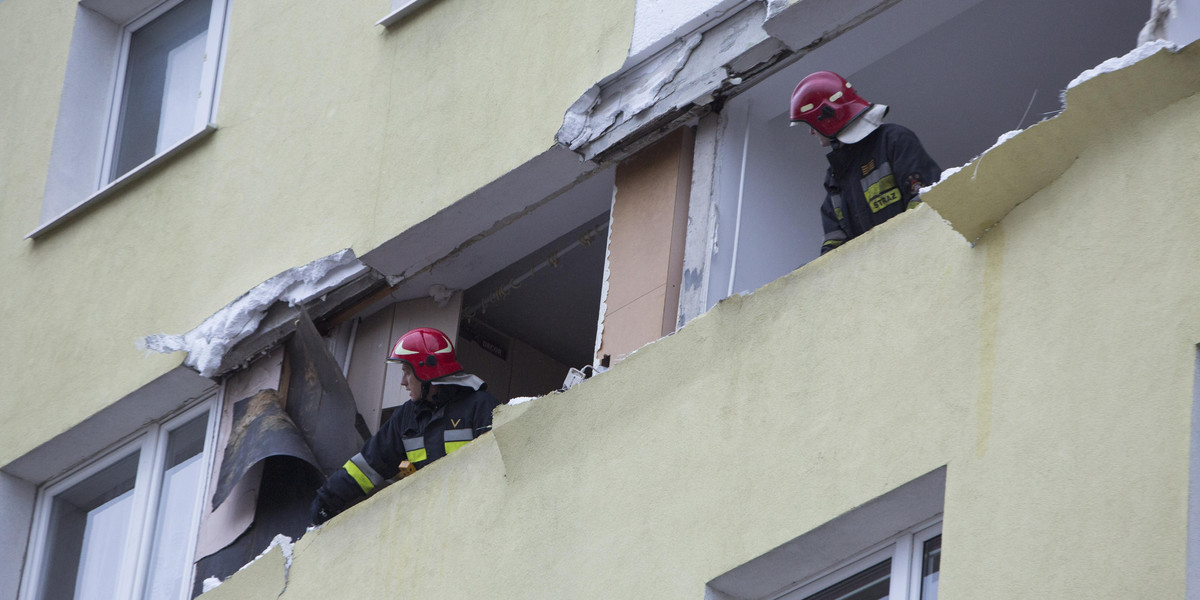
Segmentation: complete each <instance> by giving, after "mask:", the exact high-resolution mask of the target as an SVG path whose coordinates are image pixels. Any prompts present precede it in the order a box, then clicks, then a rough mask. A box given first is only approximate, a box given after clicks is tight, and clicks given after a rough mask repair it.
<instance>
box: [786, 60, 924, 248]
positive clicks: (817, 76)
mask: <svg viewBox="0 0 1200 600" xmlns="http://www.w3.org/2000/svg"><path fill="white" fill-rule="evenodd" d="M887 111H888V107H887V106H886V105H883V104H872V103H870V102H867V101H866V100H864V99H863V98H862V97H861V96H859V95H858V91H857V90H855V89H854V86H852V85H850V82H848V81H846V80H845V79H844V78H842V76H841V75H838V74H837V73H834V72H832V71H817V72H816V73H813V74H811V75H809V76H808V77H805V78H804V79H803V80H801V81H800V83H799V84H798V85H797V86H796V89H795V91H793V92H792V101H791V111H790V113H791V121H792V125H801V124H807V125H808V126H809V128H810V132H811V133H812V134H813V135H815V136H817V137H818V138H819V139H820V141H821V145H823V146H827V147H829V148H830V152H829V154H828V155H827V158H828V159H829V170H828V171H826V173H825V202H824V203H823V204H822V205H821V223H822V225H823V227H824V229H825V240H824V242H823V243H822V244H821V254H825V253H826V252H828V251H830V250H833V249H834V248H837V247H838V246H840V245H842V244H843V243H845V242H846V241H847V240H850V239H852V238H854V237H857V236H859V235H861V234H863V233H865V232H866V231H867V230H869V229H871V228H872V227H874V226H876V225H878V224H880V223H882V222H884V221H886V220H888V219H890V218H892V217H894V216H896V215H898V214H900V213H902V212H904V211H905V210H907V209H909V208H914V207H916V206H917V205H918V204H919V203H920V201H921V199H920V195H919V192H920V190H921V188H922V187H924V186H927V185H931V184H933V183H935V182H937V181H938V179H940V178H941V168H940V167H938V165H937V163H936V162H934V160H933V159H932V158H930V156H929V154H928V153H927V152H926V151H925V148H924V147H923V146H922V145H921V142H920V140H918V139H917V136H916V134H914V133H913V132H912V131H910V130H909V129H907V128H905V127H902V126H900V125H894V124H890V123H889V124H885V123H883V117H884V115H886V114H887Z"/></svg>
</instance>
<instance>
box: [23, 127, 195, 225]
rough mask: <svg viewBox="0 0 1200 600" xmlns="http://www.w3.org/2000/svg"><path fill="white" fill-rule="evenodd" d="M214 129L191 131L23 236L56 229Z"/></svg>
mask: <svg viewBox="0 0 1200 600" xmlns="http://www.w3.org/2000/svg"><path fill="white" fill-rule="evenodd" d="M216 130H217V126H216V125H215V124H213V123H209V124H208V125H206V126H205V127H204V129H201V130H200V131H197V132H196V133H193V134H192V135H190V136H188V137H186V138H184V139H183V140H181V141H180V142H179V143H177V144H175V145H174V146H171V147H170V148H167V149H166V150H164V151H162V152H159V153H158V154H156V155H154V157H152V158H150V159H149V160H147V161H146V162H144V163H142V164H140V165H138V166H136V167H134V168H133V169H130V171H129V172H128V173H126V174H124V175H122V176H120V177H118V178H117V179H114V180H113V181H112V182H110V183H109V184H108V185H106V186H104V187H102V188H100V189H99V190H96V193H94V194H92V195H91V196H88V197H87V198H84V199H83V200H81V201H79V202H78V203H76V204H75V205H74V206H72V207H71V208H68V209H67V210H65V211H63V212H62V214H60V215H58V216H57V217H54V218H53V219H51V220H49V221H46V222H45V223H42V225H41V226H40V227H38V228H37V229H34V230H33V231H31V232H29V233H28V234H27V235H26V236H25V239H27V240H28V239H34V240H36V239H38V238H39V237H41V236H43V235H45V234H46V233H48V232H50V231H53V230H54V229H57V228H58V227H59V226H61V225H63V224H64V223H66V222H67V221H70V220H71V219H72V218H73V217H74V216H75V215H78V214H79V213H81V212H83V211H84V209H86V208H88V207H90V206H92V205H93V204H96V203H97V202H100V201H101V200H104V199H105V198H107V197H109V196H111V195H113V194H114V193H116V192H117V190H119V189H121V188H123V187H125V186H127V185H129V184H130V183H133V182H134V181H137V180H138V179H141V178H142V176H144V175H146V174H147V173H149V172H150V171H152V170H154V168H155V167H156V166H158V165H160V164H162V163H164V162H166V161H167V160H169V159H170V158H171V157H173V156H175V155H176V154H179V153H180V152H183V151H184V150H185V149H187V148H189V147H191V146H193V145H195V144H196V142H199V141H200V140H202V139H204V138H206V137H208V136H210V135H212V133H213V132H214V131H216Z"/></svg>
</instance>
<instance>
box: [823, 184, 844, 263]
mask: <svg viewBox="0 0 1200 600" xmlns="http://www.w3.org/2000/svg"><path fill="white" fill-rule="evenodd" d="M821 227H823V228H824V229H825V240H824V241H823V242H821V254H825V253H826V252H829V251H830V250H833V249H834V248H837V247H838V246H841V245H842V244H844V243H846V239H847V238H848V237H849V235H848V234H847V232H846V231H845V230H844V229H842V226H841V224H840V222H839V220H838V218H837V215H835V214H834V208H833V197H832V195H831V194H826V195H825V202H824V203H823V204H821Z"/></svg>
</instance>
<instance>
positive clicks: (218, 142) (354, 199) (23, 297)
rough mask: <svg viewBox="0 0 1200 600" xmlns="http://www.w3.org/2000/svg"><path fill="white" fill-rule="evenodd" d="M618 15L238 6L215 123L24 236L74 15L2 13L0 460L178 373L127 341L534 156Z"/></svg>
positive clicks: (491, 1) (562, 5)
mask: <svg viewBox="0 0 1200 600" xmlns="http://www.w3.org/2000/svg"><path fill="white" fill-rule="evenodd" d="M633 6H634V0H617V1H616V2H603V3H589V2H562V1H561V0H530V1H522V2H516V3H514V2H506V1H502V0H438V1H437V2H432V3H430V4H429V5H428V7H426V8H424V9H422V10H420V11H417V12H416V13H414V14H413V15H411V16H410V17H409V18H408V19H406V20H405V21H404V22H403V23H402V24H400V25H399V26H395V27H392V28H391V29H386V30H385V29H383V28H382V27H377V26H375V25H374V23H375V22H376V21H377V20H378V19H380V18H381V17H382V16H384V15H385V14H387V12H388V11H389V9H390V3H389V2H388V1H387V0H372V1H365V2H353V3H306V4H304V5H303V6H299V5H296V4H294V3H291V2H283V1H280V0H252V1H251V0H232V1H231V16H230V20H229V33H228V36H227V54H226V59H225V68H224V76H223V79H222V81H221V91H220V97H219V99H218V112H217V116H216V119H215V120H216V124H217V125H218V127H219V129H218V130H217V131H216V132H215V133H214V134H213V135H212V136H210V137H209V138H207V139H206V140H205V141H203V142H201V143H199V144H198V145H196V146H194V147H192V148H190V149H189V150H187V151H186V152H185V153H183V154H182V155H180V156H178V157H177V158H174V159H172V160H171V161H169V162H168V163H167V164H165V165H162V166H161V168H158V169H155V170H154V171H153V172H152V173H150V174H149V175H148V176H146V177H145V178H143V179H141V180H140V181H139V182H137V183H136V184H133V185H131V186H129V187H127V188H125V189H124V190H122V191H121V192H120V193H118V194H116V195H114V196H113V197H110V198H108V199H107V200H105V201H103V202H102V203H100V205H98V206H97V207H95V208H94V209H92V210H90V211H88V212H87V213H86V214H84V215H82V216H80V217H79V218H76V219H74V220H73V221H71V222H70V223H68V224H66V225H65V226H63V227H61V228H59V229H57V230H55V231H54V232H53V233H51V234H49V235H47V236H45V237H43V238H41V239H39V240H38V241H36V242H35V241H31V240H26V239H24V236H25V235H26V234H27V233H29V232H30V231H32V230H33V229H34V228H36V227H37V226H38V224H39V216H40V211H41V195H42V192H43V189H44V186H45V182H46V173H47V168H48V163H49V156H50V151H51V147H50V145H51V140H52V139H53V135H54V127H55V120H56V116H57V107H58V98H59V94H60V92H61V90H62V85H63V75H64V70H65V65H66V60H67V53H68V49H69V47H70V36H71V32H72V27H73V22H74V15H75V11H76V8H77V3H76V2H75V1H73V0H4V1H3V2H0V97H3V98H4V109H5V114H6V115H9V117H10V118H6V119H3V120H0V164H3V165H4V177H3V193H2V194H0V281H3V282H4V287H5V292H4V293H3V294H0V309H2V311H3V313H4V314H5V315H8V317H7V318H5V319H4V321H3V324H0V339H3V340H4V342H5V343H4V344H0V414H3V415H4V417H5V418H4V420H3V423H0V440H3V441H2V442H0V465H2V464H5V463H8V462H9V461H11V460H13V459H14V458H16V457H18V456H21V455H23V454H25V453H26V452H28V451H29V450H31V449H32V448H34V447H36V446H37V445H39V444H40V443H42V442H44V441H46V440H48V439H50V438H52V437H53V436H55V435H57V434H59V433H61V432H63V431H65V430H66V429H68V428H69V427H70V426H72V425H74V424H75V423H77V422H79V421H81V420H82V419H84V418H86V417H88V416H89V415H92V414H94V413H96V412H97V411H98V410H100V409H101V408H103V407H105V406H108V405H110V404H112V403H113V402H115V401H116V400H118V399H119V398H121V397H123V396H124V395H126V394H128V393H129V392H131V391H132V390H135V389H137V388H139V387H140V386H142V385H144V384H146V383H147V382H149V381H151V380H153V379H154V378H155V377H158V376H160V375H162V374H163V373H166V372H167V371H169V370H170V369H172V368H174V367H175V366H177V365H179V364H180V362H181V360H182V356H181V355H179V354H174V355H148V354H147V353H146V352H145V351H143V350H141V349H139V348H138V347H137V345H136V342H137V341H138V340H139V339H141V338H142V337H144V336H146V335H150V334H156V333H169V334H182V333H184V332H187V331H189V330H191V329H193V328H195V327H196V326H198V325H199V324H200V323H201V322H202V321H203V320H204V319H205V318H207V317H208V316H210V315H212V314H213V313H214V312H216V311H217V310H219V309H220V308H221V307H222V306H224V305H226V304H227V303H229V302H232V301H233V300H235V299H237V298H238V297H239V296H240V295H241V294H243V293H244V292H246V291H247V290H249V289H250V288H252V287H253V286H255V285H257V284H259V283H261V282H263V281H264V280H266V279H268V278H269V277H272V276H274V275H275V274H277V273H279V272H281V271H284V270H286V269H289V268H293V267H296V266H299V265H303V264H306V263H308V262H310V261H312V260H315V259H317V258H320V257H322V256H326V255H328V254H331V253H333V252H335V251H338V250H341V249H343V248H347V247H349V248H352V249H354V250H355V252H357V253H358V254H363V253H365V252H366V251H369V250H371V249H373V248H375V247H377V246H379V245H380V244H381V243H382V242H384V241H386V240H388V239H391V238H392V237H394V236H395V235H397V234H399V233H400V232H402V231H405V230H407V229H409V228H410V227H412V226H413V225H415V224H417V223H419V222H421V221H422V220H424V219H425V218H427V217H429V216H431V215H433V214H435V213H436V212H437V211H439V210H441V209H443V208H445V207H447V206H449V205H450V204H452V203H453V202H455V201H457V200H458V199H460V198H462V197H463V196H465V195H467V194H468V193H470V192H472V191H474V190H476V189H478V188H479V187H481V186H483V185H484V184H487V183H488V182H491V181H493V180H495V179H497V178H498V177H501V176H502V175H504V174H505V173H507V172H508V171H510V170H511V169H513V168H515V167H517V166H518V165H521V164H523V163H525V162H526V161H528V160H530V159H531V158H533V157H535V156H538V155H540V154H541V153H543V152H544V151H545V150H546V149H547V148H549V147H551V146H552V145H553V144H554V134H555V133H556V131H557V130H558V128H559V127H560V126H561V124H562V116H563V114H564V113H565V112H566V110H567V108H568V107H569V106H571V104H572V103H574V102H575V100H577V99H578V98H579V96H580V95H581V94H582V93H583V92H584V91H585V90H586V89H588V88H589V87H590V86H591V85H593V84H594V83H595V82H596V81H597V80H599V79H600V78H602V77H604V76H605V75H607V74H609V73H611V72H613V71H615V70H616V69H617V68H619V67H620V65H621V64H622V62H623V61H624V59H625V55H626V50H627V49H628V45H629V40H630V36H631V32H632V24H633ZM547 82H553V85H548V83H547Z"/></svg>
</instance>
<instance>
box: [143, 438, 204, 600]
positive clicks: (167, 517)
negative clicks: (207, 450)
mask: <svg viewBox="0 0 1200 600" xmlns="http://www.w3.org/2000/svg"><path fill="white" fill-rule="evenodd" d="M207 429H208V415H207V414H204V415H201V416H198V417H196V418H194V419H192V420H190V421H188V422H187V423H186V424H184V425H183V426H181V427H179V428H178V429H176V430H174V431H172V432H171V433H170V435H169V436H168V441H167V455H166V462H165V465H164V468H165V469H166V471H165V472H164V473H163V480H162V493H161V494H160V496H159V501H158V502H159V504H158V517H157V523H156V525H155V528H154V540H153V542H152V543H153V545H152V546H151V555H150V564H149V568H148V569H147V573H148V575H147V581H146V592H145V595H144V597H145V598H146V599H147V600H150V599H154V600H159V599H163V600H166V599H176V598H179V597H180V596H181V595H182V594H183V592H184V589H185V588H184V583H183V580H184V579H185V578H186V577H188V576H189V575H190V573H191V569H190V568H189V567H190V565H189V564H188V554H189V551H190V550H191V547H190V543H189V542H190V537H191V532H192V519H193V517H194V516H195V513H196V508H197V506H198V505H199V499H200V490H201V488H202V485H203V481H201V479H202V478H203V475H204V461H203V460H201V458H202V456H203V452H204V437H205V432H206V431H207Z"/></svg>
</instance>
